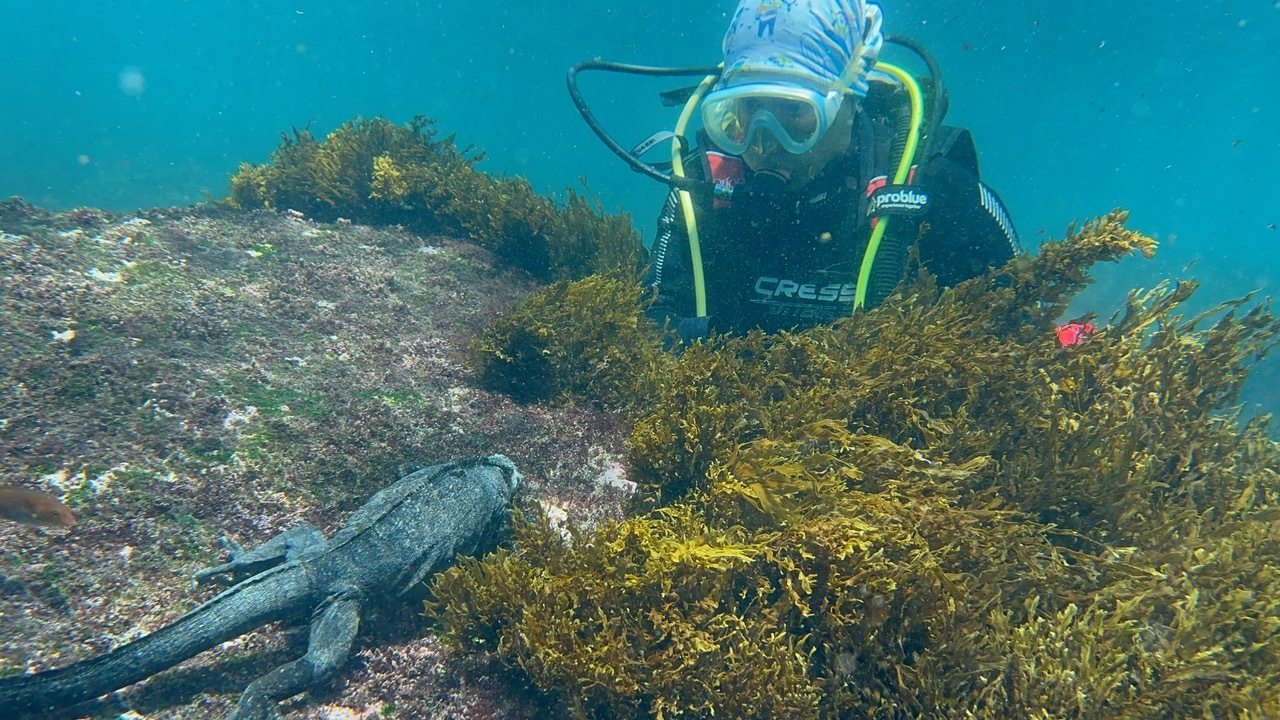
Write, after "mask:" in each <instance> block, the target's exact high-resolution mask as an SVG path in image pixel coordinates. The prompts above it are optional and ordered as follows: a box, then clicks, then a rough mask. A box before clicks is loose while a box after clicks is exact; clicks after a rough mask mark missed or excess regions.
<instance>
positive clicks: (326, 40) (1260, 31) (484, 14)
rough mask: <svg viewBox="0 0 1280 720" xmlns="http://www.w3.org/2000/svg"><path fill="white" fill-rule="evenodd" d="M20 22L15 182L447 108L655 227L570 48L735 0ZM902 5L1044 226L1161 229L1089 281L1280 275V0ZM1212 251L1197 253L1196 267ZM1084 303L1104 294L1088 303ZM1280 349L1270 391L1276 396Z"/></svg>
mask: <svg viewBox="0 0 1280 720" xmlns="http://www.w3.org/2000/svg"><path fill="white" fill-rule="evenodd" d="M12 5H15V7H10V8H8V9H7V10H6V22H5V24H4V27H3V29H0V39H2V40H3V48H4V60H3V62H4V63H5V72H4V74H3V76H2V77H0V83H2V84H3V88H4V94H3V98H4V100H3V106H0V107H3V111H2V112H0V197H7V196H9V195H15V194H16V195H22V196H23V197H24V198H26V199H27V200H28V201H30V202H33V203H35V204H38V205H43V206H47V207H53V208H64V207H72V206H79V205H96V206H101V207H106V208H110V209H116V210H128V209H133V208H138V207H150V206H157V205H180V204H186V203H190V202H195V201H198V200H200V199H202V198H203V197H204V196H205V193H209V194H212V195H213V196H220V195H222V194H224V193H225V188H226V181H227V176H228V174H229V173H231V172H233V171H234V170H235V168H236V166H237V165H238V164H239V163H241V162H244V161H249V162H263V161H265V160H266V159H267V155H268V153H269V152H270V150H271V149H272V148H273V147H275V145H276V144H277V142H278V140H279V133H280V132H281V131H287V130H288V129H289V128H290V127H291V126H298V127H301V126H304V125H308V124H310V126H311V128H312V129H313V130H315V131H316V132H317V133H319V134H323V133H326V132H328V131H329V130H331V129H333V128H334V127H336V126H337V125H338V124H340V123H341V122H342V121H344V120H346V119H348V118H351V117H354V116H356V115H363V116H372V115H386V116H388V117H390V118H392V119H394V120H397V121H403V120H407V119H409V118H410V117H412V116H413V115H415V114H419V113H422V114H426V115H429V116H432V117H435V118H437V119H438V120H439V121H440V123H441V126H442V127H443V128H444V129H446V130H448V131H453V132H457V134H458V138H459V141H460V143H461V144H464V145H465V144H468V143H474V144H475V145H476V146H478V147H481V148H484V149H485V150H487V152H488V160H487V161H486V162H485V164H484V165H483V166H482V167H484V168H486V169H488V170H490V171H493V172H500V173H506V174H519V175H523V176H526V177H528V178H529V179H530V181H531V182H532V183H533V184H534V186H535V187H536V188H537V189H539V190H542V191H547V192H554V191H559V190H562V189H563V188H565V187H570V186H578V183H579V177H585V178H586V182H587V183H588V185H589V186H590V188H591V190H592V191H593V192H594V193H595V194H596V195H597V196H598V197H599V198H600V199H601V201H602V202H604V204H605V206H606V207H608V208H610V209H615V208H621V209H625V210H628V211H631V212H632V213H633V214H635V215H636V218H637V224H638V225H640V226H641V227H642V228H644V229H645V230H646V231H647V230H648V228H649V226H650V225H651V224H652V218H653V216H654V215H655V214H656V206H657V204H658V203H659V201H660V199H661V197H662V194H663V190H662V188H660V187H658V186H656V185H655V184H654V183H652V182H651V181H649V180H646V179H644V178H641V177H640V176H637V175H635V174H633V173H631V172H630V171H629V170H627V169H626V168H625V167H623V166H622V164H621V163H620V162H618V161H617V160H616V159H614V158H613V156H612V155H610V154H609V153H608V152H607V151H606V150H605V149H604V148H603V146H601V145H600V144H599V143H598V142H597V141H596V140H595V138H594V137H593V136H592V135H591V134H590V132H589V131H588V130H587V129H586V127H585V126H584V125H583V124H582V122H581V121H580V120H579V119H578V117H577V114H576V111H575V110H574V109H573V106H572V105H571V103H570V102H569V99H568V95H567V93H566V92H565V88H564V71H565V69H566V68H567V67H568V66H569V65H570V64H572V63H573V62H576V61H578V60H583V59H587V58H592V57H601V58H604V59H608V60H617V61H623V62H637V63H646V64H680V65H684V64H699V65H700V64H709V63H714V62H716V61H718V53H719V41H720V36H721V34H722V32H723V28H724V24H725V22H726V16H727V14H728V12H729V11H731V10H732V8H733V3H732V2H724V1H721V2H697V3H674V2H673V3H616V4H611V3H608V2H598V3H597V2H574V3H564V4H552V3H545V4H534V3H513V2H499V1H497V0H472V1H471V2H467V3H434V2H397V3H386V2H366V3H341V2H330V3H317V2H257V3H250V2H228V1H227V0H221V1H219V0H212V1H209V2H200V3H195V2H175V1H174V0H166V1H163V2H161V1H160V0H142V1H138V2H129V3H121V2H99V3H95V4H90V3H84V2H79V1H76V2H72V1H71V0H49V1H47V2H43V3H23V4H21V5H18V4H12ZM883 7H884V10H885V15H886V23H885V26H886V30H887V31H889V32H893V33H900V34H904V35H908V36H911V37H914V38H915V39H917V40H919V41H921V42H923V43H924V44H925V45H926V46H928V47H929V48H930V49H931V50H932V51H933V53H934V54H935V55H936V57H937V59H938V61H939V63H940V64H941V66H942V68H943V71H944V73H945V76H946V79H947V84H948V88H949V90H950V94H951V113H950V115H949V119H950V121H951V122H953V123H958V124H963V125H966V126H968V127H970V128H971V129H972V130H973V131H974V133H975V135H976V137H977V139H978V144H979V148H980V150H981V153H982V162H983V167H984V175H985V178H986V179H987V180H988V182H990V183H991V184H992V185H994V186H995V187H996V188H997V189H998V190H999V191H1000V193H1001V194H1002V196H1003V197H1004V199H1005V200H1006V201H1007V203H1008V205H1009V206H1010V208H1011V210H1012V211H1013V213H1014V216H1015V220H1016V221H1017V223H1018V225H1019V228H1020V230H1021V232H1022V234H1023V236H1024V239H1025V240H1027V241H1028V242H1034V241H1036V240H1037V239H1039V238H1045V237H1048V236H1050V235H1056V236H1061V234H1062V231H1063V230H1064V229H1065V228H1066V226H1067V224H1068V223H1069V222H1070V221H1071V220H1072V219H1075V218H1084V217H1088V216H1091V215H1096V214H1100V213H1104V212H1106V211H1108V210H1110V209H1111V208H1113V207H1116V206H1124V207H1127V208H1129V209H1131V210H1132V211H1133V218H1132V221H1131V224H1132V225H1133V226H1134V227H1136V228H1139V229H1141V230H1144V231H1146V232H1148V233H1151V234H1153V235H1155V236H1157V237H1158V238H1160V239H1161V240H1162V242H1163V248H1162V253H1161V255H1160V257H1159V258H1158V259H1157V260H1155V261H1151V262H1140V261H1126V262H1124V263H1121V264H1120V265H1118V266H1116V267H1115V268H1109V269H1107V270H1104V271H1103V272H1101V273H1100V279H1101V282H1100V283H1099V287H1098V288H1097V289H1096V290H1095V291H1094V292H1092V293H1090V294H1089V295H1088V296H1086V298H1085V304H1086V305H1088V306H1093V307H1098V308H1102V309H1108V308H1111V307H1113V306H1114V305H1115V304H1116V302H1117V299H1118V298H1119V297H1120V296H1121V293H1122V291H1123V289H1124V288H1128V287H1132V286H1145V287H1149V286H1151V285H1153V284H1154V283H1156V282H1158V281H1159V279H1161V278H1165V277H1174V276H1182V277H1196V278H1198V279H1199V280H1200V281H1201V282H1202V283H1203V284H1204V285H1205V289H1204V290H1203V291H1202V293H1201V295H1200V299H1199V300H1198V302H1199V304H1200V305H1204V304H1207V303H1210V302H1216V301H1218V300H1221V299H1224V298H1227V297H1234V296H1237V295H1239V294H1242V293H1243V292H1246V291H1248V290H1252V289H1259V290H1261V291H1262V292H1263V293H1264V294H1265V293H1274V292H1276V289H1277V287H1280V277H1278V276H1277V273H1278V268H1280V249H1278V248H1280V231H1278V230H1276V229H1275V224H1277V223H1280V199H1278V198H1280V179H1277V177H1276V172H1277V168H1280V127H1278V125H1280V120H1277V118H1280V81H1277V80H1276V77H1275V74H1276V68H1277V67H1280V2H1276V3H1273V2H1272V1H1271V0H1259V1H1257V2H1235V3H1226V2H1218V1H1212V2H1189V1H1185V0H1163V1H1162V2H1158V3H1156V2H1148V3H1111V2H1039V3H1015V2H992V3H986V4H972V3H965V4H956V3H952V2H943V1H941V0H916V1H912V2H886V3H884V4H883ZM667 87H671V83H665V84H654V83H649V82H647V81H641V80H635V79H629V78H609V77H589V78H585V79H584V92H586V94H587V96H588V98H589V99H590V100H592V102H593V107H594V108H595V109H596V110H597V112H598V113H599V115H600V117H601V118H602V120H603V121H604V122H605V123H606V124H607V125H608V126H609V127H610V128H611V129H612V130H613V131H614V132H615V134H616V135H617V136H618V137H619V138H620V139H622V140H623V142H624V144H627V143H629V142H634V141H638V140H640V139H641V138H643V137H644V136H646V135H647V134H648V133H649V132H650V131H652V130H654V129H658V128H661V127H664V126H670V125H671V124H672V122H673V121H674V117H673V115H672V112H671V111H670V110H667V109H664V108H662V107H661V106H660V105H659V104H658V103H657V102H656V96H655V95H654V92H655V91H656V90H659V89H664V88H667ZM1192 261H1198V262H1197V264H1196V265H1195V266H1194V267H1193V268H1191V269H1190V270H1188V271H1186V272H1183V267H1184V266H1185V265H1187V264H1188V263H1190V262H1192ZM1082 307H1083V305H1082ZM1278 366H1280V361H1278V360H1276V359H1271V360H1268V361H1267V362H1266V363H1265V364H1264V366H1263V367H1262V368H1260V371H1259V376H1260V377H1259V380H1258V381H1256V382H1255V383H1254V387H1253V388H1252V389H1251V391H1250V394H1249V401H1250V402H1253V403H1264V404H1265V405H1267V406H1268V407H1271V408H1280V400H1277V399H1276V398H1277V396H1276V395H1274V394H1272V393H1274V392H1275V391H1274V390H1273V389H1272V388H1274V387H1276V386H1280V367H1278Z"/></svg>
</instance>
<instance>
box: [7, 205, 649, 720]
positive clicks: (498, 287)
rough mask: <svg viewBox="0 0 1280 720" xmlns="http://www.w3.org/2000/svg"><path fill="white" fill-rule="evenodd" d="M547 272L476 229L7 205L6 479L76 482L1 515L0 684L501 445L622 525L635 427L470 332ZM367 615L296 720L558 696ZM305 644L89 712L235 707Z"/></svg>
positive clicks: (185, 600)
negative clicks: (25, 519) (503, 251)
mask: <svg viewBox="0 0 1280 720" xmlns="http://www.w3.org/2000/svg"><path fill="white" fill-rule="evenodd" d="M538 287H539V284H538V282H537V281H536V280H535V279H534V278H533V276H531V275H530V274H529V273H527V272H525V271H523V270H520V269H518V268H515V267H513V266H512V265H511V264H510V263H506V262H502V261H500V260H498V259H497V258H496V257H495V256H494V254H493V253H491V252H490V251H488V250H486V249H484V248H481V247H479V246H478V245H476V244H474V243H470V242H463V241H459V240H457V239H453V238H450V237H446V236H442V235H431V234H421V233H415V232H410V231H407V230H404V229H396V228H374V227H370V226H367V225H362V224H360V223H357V222H348V221H343V222H331V223H322V222H317V221H313V220H311V219H308V218H306V217H305V216H303V215H302V214H301V213H299V212H292V213H290V212H283V211H282V212H275V211H257V212H248V211H241V210H235V209H230V208H222V207H217V206H208V207H197V208H185V209H176V208H175V209H157V210H152V211H147V212H143V213H139V214H132V215H121V214H113V213H106V212H102V211H98V210H92V209H81V210H76V211H70V212H59V213H53V212H47V211H44V210H41V209H39V208H35V207H32V206H30V205H27V204H25V203H23V202H21V201H20V200H17V199H14V200H9V201H6V202H0V315H2V316H3V318H4V330H3V333H0V357H3V358H4V363H3V369H2V370H0V372H3V374H4V380H3V384H2V385H0V387H3V390H2V391H0V482H3V483H10V484H14V485H18V486H22V487H28V488H34V489H40V490H43V491H46V492H49V493H51V494H53V495H56V496H57V497H59V498H62V499H65V501H66V502H67V503H68V504H69V505H70V506H71V507H72V509H73V510H74V512H75V513H76V516H77V518H78V520H79V522H78V523H77V524H76V526H75V527H74V528H73V529H72V530H71V531H70V532H65V533H59V532H57V531H53V530H45V529H39V528H30V527H23V526H19V525H16V524H11V523H3V524H0V547H3V548H4V555H5V558H6V561H5V566H4V568H3V569H0V673H14V672H23V671H39V670H42V669H47V668H50V667H60V666H63V665H66V664H68V663H70V662H72V661H75V660H78V659H83V658H86V657H89V656H92V655H95V654H97V653H99V652H102V651H104V650H107V649H110V648H112V647H115V646H117V645H119V644H121V643H122V642H125V641H127V640H130V639H133V638H135V637H137V636H138V635H141V634H143V633H145V632H148V631H152V630H155V629H156V628H157V627H159V626H160V625H163V624H165V623H167V622H169V621H171V620H173V619H174V618H176V617H177V616H178V615H180V614H181V613H182V612H183V611H185V610H188V609H190V608H192V607H194V606H195V605H197V604H198V603H199V602H201V601H203V600H206V599H208V597H209V596H210V595H211V594H212V593H213V592H215V591H216V589H209V588H203V587H202V588H198V589H196V588H193V587H192V586H191V575H192V573H193V572H194V571H195V570H197V569H199V568H202V567H206V566H208V565H210V564H214V563H216V562H220V561H221V560H222V559H224V557H225V552H224V551H223V550H222V549H221V548H220V546H219V540H220V538H222V537H224V536H226V537H229V538H231V539H234V540H237V541H239V542H241V543H242V544H244V545H245V546H252V545H254V544H256V543H258V542H261V541H263V540H265V539H267V538H269V537H271V536H272V535H274V534H276V533H277V532H279V531H281V530H283V529H285V528H287V527H289V526H291V525H294V524H296V523H298V522H300V521H305V522H310V523H312V524H314V525H316V526H318V527H320V528H322V529H323V530H325V531H332V530H333V529H335V528H336V527H337V526H338V525H340V523H341V522H342V521H343V520H344V519H345V518H346V517H347V516H348V515H349V514H350V513H351V511H353V510H354V509H356V508H358V507H359V506H360V505H361V504H362V503H363V502H364V501H365V500H367V499H368V498H369V496H370V495H372V494H373V493H374V492H375V491H377V490H379V489H381V488H382V487H384V486H386V485H388V484H390V482H391V481H392V480H394V479H396V478H397V477H399V476H400V475H401V474H403V473H404V472H407V471H408V470H412V469H416V468H417V467H418V466H425V465H428V464H431V463H433V462H437V461H442V460H448V459H453V458H461V457H467V456H472V455H478V454H484V453H491V452H502V453H506V454H508V455H509V456H510V457H512V458H514V459H515V460H516V461H517V462H518V463H519V464H520V467H521V470H522V471H523V472H524V474H525V476H526V478H527V480H528V495H527V498H526V500H527V502H529V503H531V504H533V505H534V506H539V507H540V505H539V503H541V504H542V505H543V506H545V507H546V508H547V511H548V512H550V513H551V514H553V515H561V516H569V517H574V518H575V519H578V520H587V521H588V522H594V521H595V520H598V519H599V518H601V517H604V516H612V517H615V518H620V517H621V511H620V505H621V501H622V499H623V498H624V497H625V493H624V492H623V491H622V490H620V489H618V487H616V486H618V485H622V484H623V483H622V482H621V478H620V476H619V473H618V467H619V464H620V463H621V462H622V461H623V460H624V459H625V452H626V449H625V427H626V426H625V424H624V422H623V421H622V419H621V418H620V417H618V416H617V415H616V414H614V413H609V412H605V411H601V410H598V409H595V408H592V407H590V406H585V405H584V406H579V407H569V406H566V407H558V408H550V407H539V406H521V405H518V404H516V403H514V402H512V401H511V400H510V399H508V398H507V397H505V396H504V395H502V394H500V393H495V392H492V391H490V390H488V389H486V388H485V387H484V385H483V384H482V383H481V382H480V381H479V373H478V371H477V370H476V369H475V362H474V354H475V353H474V351H473V350H471V349H470V348H469V345H470V343H471V342H472V341H473V339H474V338H475V337H476V336H477V335H479V334H480V333H481V332H482V331H483V329H484V328H485V327H487V326H488V325H489V324H491V323H492V322H493V321H494V320H495V319H496V318H498V317H500V316H501V315H502V313H503V312H504V311H505V310H506V309H507V308H508V307H510V306H511V305H513V304H514V303H516V302H518V301H519V300H520V299H522V298H524V297H526V296H528V295H529V294H530V293H532V292H534V291H535V290H536V289H537V288H538ZM610 483H612V484H610ZM593 518H594V520H593ZM365 627H366V628H367V631H366V632H365V634H364V636H362V640H361V643H360V650H359V653H358V655H357V656H356V657H355V659H354V660H353V662H352V663H351V665H350V667H349V668H348V669H347V671H346V672H344V673H343V674H342V678H343V681H342V684H341V685H340V686H339V687H338V688H337V689H335V690H334V691H333V692H332V693H330V694H328V695H326V696H323V697H316V698H310V699H307V700H302V699H300V700H299V701H298V703H297V709H296V712H293V713H291V714H290V717H295V718H303V717H311V718H321V717H324V718H329V717H366V716H367V717H374V716H379V717H457V718H463V717H477V716H489V717H537V716H540V713H541V712H542V710H543V709H542V704H541V702H542V701H541V700H539V699H538V698H537V697H536V695H533V694H531V693H529V692H527V691H526V690H525V689H524V685H523V681H522V680H520V679H519V678H518V677H512V676H511V673H510V672H508V671H506V670H505V669H503V668H501V667H500V666H499V665H497V663H496V662H495V661H494V660H493V659H492V658H487V657H484V656H478V655H475V654H471V653H459V652H457V651H456V650H454V649H451V648H450V647H448V646H445V645H443V644H441V643H440V642H439V641H438V640H437V639H436V638H435V637H434V636H433V635H431V634H430V632H429V629H428V627H427V626H426V624H425V622H424V621H423V619H422V618H420V617H418V615H417V609H416V608H413V607H404V606H401V607H399V608H388V609H385V610H382V611H380V613H379V614H378V615H377V616H376V618H375V619H373V620H371V621H370V622H368V623H366V624H365ZM299 631H300V632H299ZM305 644H306V632H305V624H304V625H300V626H298V628H297V631H295V632H292V633H287V634H281V633H277V632H272V631H268V632H264V633H253V634H250V635H247V636H245V637H243V638H241V639H240V640H238V641H236V642H235V643H232V644H230V645H229V646H227V647H224V648H221V649H220V650H218V651H214V652H210V653H206V654H205V655H202V656H200V657H197V658H195V659H194V660H192V661H191V662H189V663H186V664H185V665H183V666H182V667H181V668H180V669H178V670H176V671H174V672H170V673H166V674H164V675H161V676H159V677H157V678H154V679H153V680H151V681H150V682H147V683H144V684H142V685H140V686H137V687H135V688H131V689H128V690H125V691H122V692H121V693H119V694H118V695H116V696H112V697H109V698H108V699H107V700H106V701H104V702H102V703H99V706H98V707H97V708H96V709H94V708H90V710H91V711H92V712H95V713H97V714H100V715H104V716H105V715H110V716H112V717H114V716H116V715H119V714H120V712H122V711H123V710H124V709H125V708H126V707H127V708H131V709H132V710H134V711H135V712H137V713H140V714H141V716H146V717H165V718H187V719H193V720H194V719H196V718H212V717H222V716H224V715H225V713H226V712H227V711H228V709H229V708H230V706H231V705H232V704H234V702H235V699H236V696H237V693H238V692H239V690H240V689H242V687H243V686H244V685H245V684H246V683H247V682H248V681H249V680H251V679H252V678H254V677H256V676H257V675H258V674H260V673H262V672H265V671H266V670H268V669H270V668H271V667H272V666H274V665H276V664H278V663H279V662H282V661H283V660H285V659H288V658H289V657H292V656H296V655H297V654H299V653H300V652H301V651H302V650H303V649H304V648H305Z"/></svg>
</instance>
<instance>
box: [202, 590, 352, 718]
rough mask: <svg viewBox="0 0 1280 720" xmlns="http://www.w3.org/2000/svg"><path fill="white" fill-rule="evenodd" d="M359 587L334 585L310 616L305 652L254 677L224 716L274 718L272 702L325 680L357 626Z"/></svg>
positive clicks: (337, 667)
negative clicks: (234, 705)
mask: <svg viewBox="0 0 1280 720" xmlns="http://www.w3.org/2000/svg"><path fill="white" fill-rule="evenodd" d="M361 599H362V597H361V594H360V591H359V590H358V589H357V588H355V587H354V586H343V587H340V588H338V589H337V590H335V591H334V593H333V594H331V595H330V596H329V597H328V598H326V599H325V601H324V603H322V604H321V605H320V607H318V608H316V612H315V613H314V614H313V615H312V618H311V637H310V639H309V640H308V641H307V654H306V655H303V656H302V657H300V658H298V659H297V660H294V661H293V662H291V663H286V664H284V665H281V666H280V667H278V668H276V669H275V670H272V671H271V672H269V673H267V674H266V675H263V676H262V677H260V678H258V679H257V680H254V681H253V682H252V683H250V684H249V687H247V688H245V691H244V694H243V695H241V696H240V702H239V703H237V704H236V709H235V711H234V712H232V713H231V714H230V715H228V716H227V720H274V718H278V717H280V715H279V713H278V712H277V711H276V703H277V702H279V701H281V700H284V699H285V698H289V697H292V696H294V695H297V694H298V693H300V692H302V691H304V690H306V689H307V688H309V687H311V686H312V685H316V684H319V683H322V682H325V681H326V680H328V679H329V678H331V677H333V675H334V674H335V673H336V672H337V671H338V670H340V669H342V667H343V666H344V665H346V663H347V656H348V655H349V654H351V646H352V644H353V643H354V642H355V639H356V631H357V630H359V629H360V601H361Z"/></svg>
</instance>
